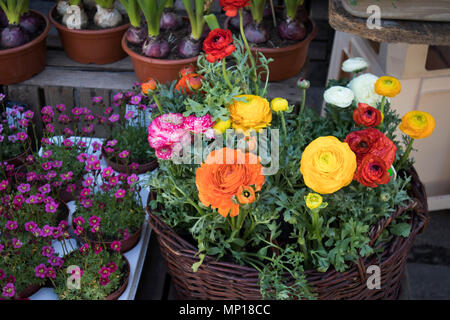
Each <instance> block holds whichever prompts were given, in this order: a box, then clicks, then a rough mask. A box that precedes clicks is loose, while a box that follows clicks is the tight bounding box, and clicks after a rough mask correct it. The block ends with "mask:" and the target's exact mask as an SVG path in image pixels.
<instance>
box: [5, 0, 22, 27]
mask: <svg viewBox="0 0 450 320" xmlns="http://www.w3.org/2000/svg"><path fill="white" fill-rule="evenodd" d="M0 7H1V8H2V10H3V12H4V13H5V14H6V17H7V18H8V22H9V24H18V23H19V20H20V16H21V15H22V14H24V13H25V12H28V0H0Z"/></svg>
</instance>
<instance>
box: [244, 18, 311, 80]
mask: <svg viewBox="0 0 450 320" xmlns="http://www.w3.org/2000/svg"><path fill="white" fill-rule="evenodd" d="M309 27H310V28H308V31H309V33H308V35H307V36H306V38H305V39H303V40H302V41H300V42H298V43H296V44H293V45H290V46H287V47H282V48H257V47H252V48H251V50H252V51H253V52H261V53H262V54H264V56H265V57H266V58H272V59H273V61H272V62H271V63H269V72H270V75H269V81H282V80H286V79H289V78H292V77H294V76H296V75H298V74H299V73H300V71H301V70H302V68H303V66H304V65H305V61H306V57H307V55H308V48H309V43H310V42H311V41H312V40H313V39H314V38H315V37H316V35H317V25H316V23H315V22H314V21H313V20H311V19H310V24H309Z"/></svg>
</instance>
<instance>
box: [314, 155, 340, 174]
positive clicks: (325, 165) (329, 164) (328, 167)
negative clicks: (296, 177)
mask: <svg viewBox="0 0 450 320" xmlns="http://www.w3.org/2000/svg"><path fill="white" fill-rule="evenodd" d="M336 163H337V161H336V157H335V155H334V154H333V153H331V152H329V151H326V152H322V153H320V154H319V159H318V161H317V164H318V166H319V168H320V170H321V171H324V172H330V171H333V169H334V168H336Z"/></svg>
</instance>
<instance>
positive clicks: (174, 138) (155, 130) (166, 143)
mask: <svg viewBox="0 0 450 320" xmlns="http://www.w3.org/2000/svg"><path fill="white" fill-rule="evenodd" d="M183 123H184V117H183V115H182V114H181V113H168V114H163V115H161V116H159V117H157V118H155V119H154V120H153V121H152V123H150V126H149V127H148V143H149V144H150V146H151V147H152V148H154V149H155V151H156V156H157V157H158V158H160V159H166V160H167V159H170V157H171V156H172V149H173V146H174V145H176V144H178V143H181V142H182V141H187V139H189V138H190V136H189V132H188V131H186V130H185V129H184V128H183ZM160 149H161V150H160Z"/></svg>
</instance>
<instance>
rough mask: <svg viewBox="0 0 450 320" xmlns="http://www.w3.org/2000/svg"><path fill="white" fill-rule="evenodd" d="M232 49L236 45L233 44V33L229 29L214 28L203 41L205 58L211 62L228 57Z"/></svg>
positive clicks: (234, 48)
mask: <svg viewBox="0 0 450 320" xmlns="http://www.w3.org/2000/svg"><path fill="white" fill-rule="evenodd" d="M234 50H236V46H235V45H234V44H233V35H232V34H231V31H230V30H223V29H214V30H212V31H211V32H210V33H209V34H208V36H207V37H206V39H205V41H203V51H205V53H206V60H208V61H209V62H211V63H213V62H215V61H216V60H217V61H219V60H222V59H223V58H226V57H228V56H229V55H230V54H232V53H233V52H234Z"/></svg>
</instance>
